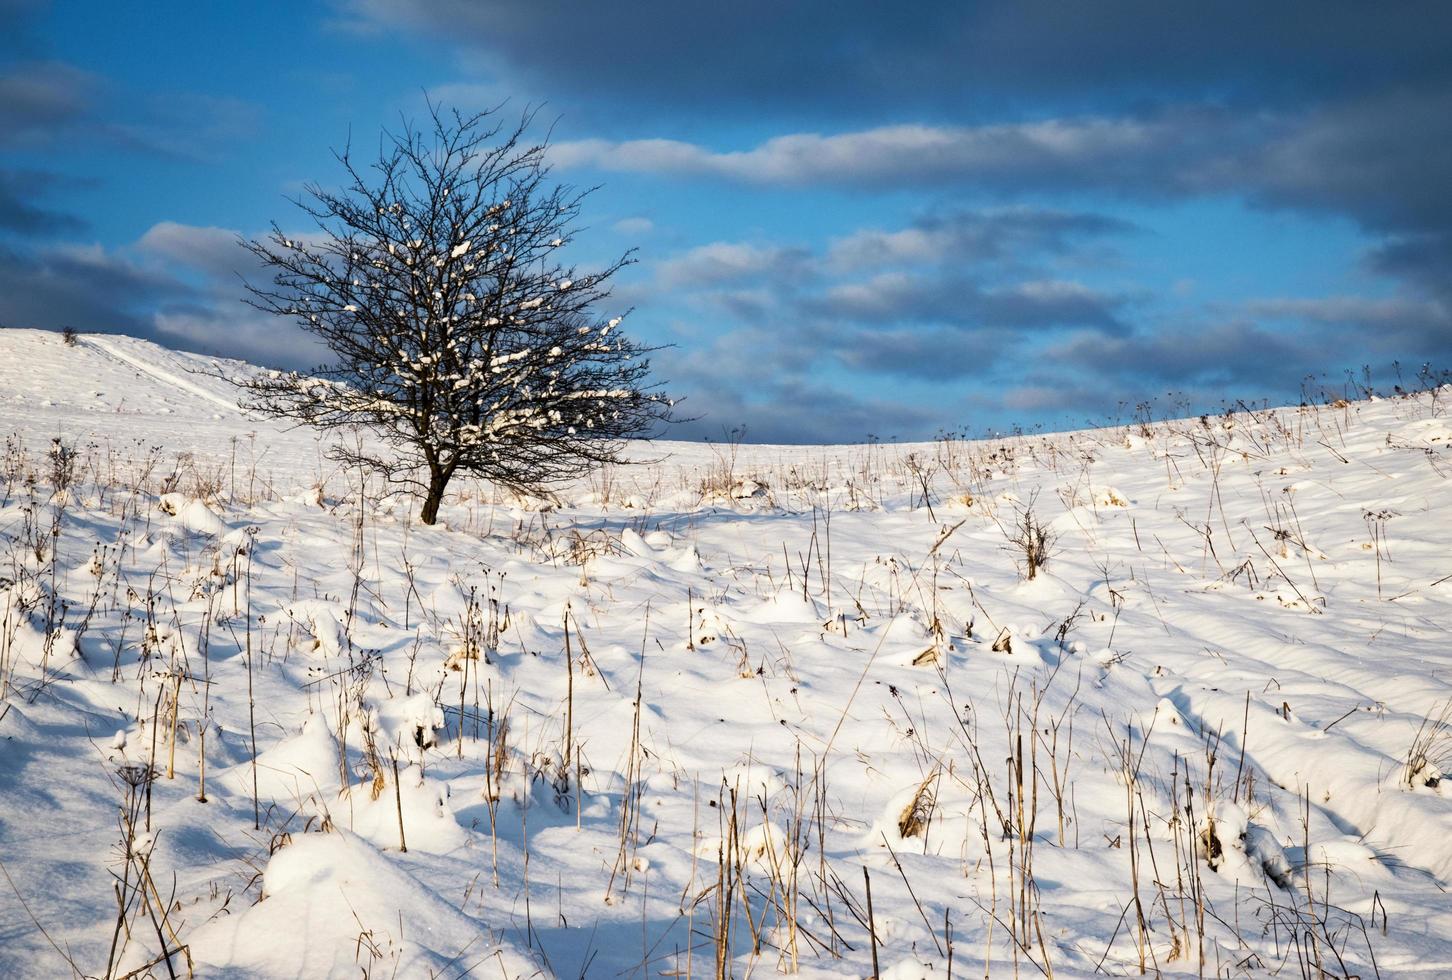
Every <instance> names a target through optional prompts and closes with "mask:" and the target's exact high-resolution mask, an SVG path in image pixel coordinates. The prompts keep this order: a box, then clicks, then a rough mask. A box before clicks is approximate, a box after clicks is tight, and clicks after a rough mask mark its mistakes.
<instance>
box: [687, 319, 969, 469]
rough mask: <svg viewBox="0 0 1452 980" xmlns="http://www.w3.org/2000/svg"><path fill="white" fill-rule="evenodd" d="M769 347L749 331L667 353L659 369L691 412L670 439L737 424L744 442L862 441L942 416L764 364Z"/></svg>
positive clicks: (717, 432)
mask: <svg viewBox="0 0 1452 980" xmlns="http://www.w3.org/2000/svg"><path fill="white" fill-rule="evenodd" d="M772 351H773V348H772V344H771V342H770V340H769V339H768V338H765V337H764V336H763V335H762V334H760V333H758V332H755V331H749V330H748V331H739V332H735V333H731V334H727V335H725V336H723V337H720V338H718V339H717V340H716V341H715V342H714V343H713V344H712V345H711V346H710V348H709V349H708V350H700V349H697V350H694V351H667V352H665V356H663V357H661V358H660V360H659V363H658V369H659V373H660V375H661V376H662V377H664V378H669V379H670V386H671V390H672V392H680V393H683V394H684V395H685V401H684V402H683V403H682V404H681V406H680V408H681V411H682V412H683V414H684V415H686V416H689V417H690V421H687V422H683V423H682V424H680V425H677V426H673V427H672V428H671V430H670V432H669V436H670V438H673V439H701V438H705V439H713V440H721V439H723V438H724V437H725V434H726V433H727V432H729V431H730V430H732V429H737V428H742V429H744V430H745V436H746V439H747V440H748V441H750V442H765V443H784V444H814V443H841V442H864V441H866V440H867V439H868V437H869V436H875V437H878V438H884V439H886V438H893V437H897V436H902V437H907V436H909V435H910V434H913V433H919V434H921V433H923V432H932V431H935V429H936V427H937V426H938V425H939V424H941V422H942V413H941V412H940V411H938V410H929V409H924V408H921V407H914V406H911V405H907V404H904V403H903V402H902V401H901V400H899V399H893V398H884V397H880V396H874V395H870V394H867V393H865V392H864V391H863V390H862V389H861V388H860V387H859V386H856V385H853V386H851V387H850V388H844V387H839V386H834V385H832V384H829V383H826V382H824V381H822V380H820V375H818V374H815V373H811V374H808V373H801V372H798V371H795V370H780V369H779V367H778V366H777V365H775V364H772V365H771V369H770V370H768V369H767V366H766V359H767V358H769V357H771V356H772ZM819 360H820V358H819ZM817 366H818V368H819V369H820V367H821V366H822V365H821V364H820V363H819V364H818V365H817Z"/></svg>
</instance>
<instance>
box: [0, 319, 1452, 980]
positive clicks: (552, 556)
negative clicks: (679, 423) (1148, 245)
mask: <svg viewBox="0 0 1452 980" xmlns="http://www.w3.org/2000/svg"><path fill="white" fill-rule="evenodd" d="M197 367H202V368H204V369H206V370H209V371H210V370H211V367H212V366H211V362H210V361H209V360H208V359H203V358H197V357H195V356H193V355H182V354H175V353H172V352H168V351H165V350H163V349H161V348H158V347H155V346H154V345H150V344H147V343H144V342H141V341H136V340H130V339H126V338H119V337H96V336H85V337H83V338H82V339H81V341H80V343H79V344H78V345H77V346H75V347H66V346H64V345H63V344H62V343H61V340H60V338H59V337H58V336H56V335H52V334H41V333H34V332H28V331H3V332H0V404H3V405H4V406H5V409H4V413H3V423H4V429H5V430H6V434H10V433H14V435H13V436H12V437H11V439H10V442H9V443H8V448H7V451H6V453H5V456H4V458H3V460H0V462H3V466H0V862H3V869H4V872H5V876H6V878H7V880H6V881H5V882H0V933H3V937H0V938H3V941H0V975H5V976H11V975H14V976H64V975H68V974H70V973H71V972H72V966H71V965H69V964H68V960H69V961H70V963H73V964H74V970H75V971H77V972H79V973H81V974H83V975H87V976H110V977H121V976H125V975H127V974H128V973H131V972H132V971H138V970H139V971H141V973H139V974H136V975H146V973H147V971H149V974H150V975H154V976H168V975H172V974H174V975H177V976H182V975H185V974H186V973H187V971H189V970H190V971H192V972H194V974H195V975H196V976H199V977H332V976H336V977H356V976H360V975H364V976H372V977H393V976H397V977H432V976H437V977H463V976H504V977H515V976H555V975H559V976H570V977H576V976H581V975H585V976H646V975H679V976H690V975H693V974H700V975H715V976H726V975H733V976H739V977H744V976H747V975H750V974H751V973H753V972H757V973H767V972H778V971H780V972H788V973H790V972H799V973H801V974H804V975H807V976H856V977H861V976H868V975H871V974H872V973H874V972H879V973H880V974H881V975H882V976H884V977H896V978H918V977H934V978H939V977H946V976H949V975H950V973H951V974H952V975H958V976H968V975H985V974H986V975H992V976H1010V975H1016V976H1027V975H1044V974H1050V973H1052V974H1053V975H1055V976H1086V975H1092V974H1095V973H1097V972H1102V973H1107V974H1110V975H1128V974H1138V973H1140V972H1150V973H1163V974H1166V975H1185V976H1192V975H1193V976H1200V975H1212V974H1213V975H1224V976H1242V975H1246V976H1262V975H1266V976H1269V975H1290V976H1317V975H1322V974H1324V975H1327V976H1349V975H1357V976H1362V977H1366V976H1373V975H1381V976H1426V977H1434V976H1444V975H1447V973H1448V972H1449V971H1452V939H1449V938H1448V937H1449V936H1452V902H1449V901H1448V899H1447V895H1446V889H1447V887H1448V886H1449V884H1452V787H1449V783H1448V782H1447V781H1446V780H1443V779H1441V778H1440V770H1441V769H1448V770H1452V731H1449V730H1448V728H1447V727H1446V726H1445V722H1446V721H1448V720H1452V719H1449V716H1448V715H1447V714H1445V712H1446V711H1447V707H1446V706H1447V705H1448V704H1449V698H1452V643H1449V638H1452V636H1449V634H1452V567H1449V564H1452V559H1449V557H1448V556H1449V555H1452V493H1449V483H1448V477H1449V475H1452V390H1441V391H1433V392H1423V393H1420V394H1417V395H1413V396H1410V397H1402V398H1396V399H1389V400H1376V401H1366V402H1357V403H1352V404H1349V405H1338V406H1324V407H1320V408H1313V409H1284V410H1279V411H1268V412H1250V411H1243V412H1239V413H1236V414H1234V415H1232V416H1224V417H1222V416H1214V417H1206V418H1200V419H1187V420H1181V421H1173V422H1164V423H1158V424H1155V425H1152V426H1139V425H1135V426H1133V427H1126V428H1115V429H1104V430H1096V431H1089V432H1080V433H1065V434H1060V435H1053V436H1034V437H1020V438H1013V439H1003V440H994V441H991V442H965V441H958V440H945V441H941V442H938V443H930V444H925V445H918V446H901V447H898V446H881V445H877V446H870V447H866V446H864V447H806V448H796V449H790V448H785V447H751V446H742V447H739V448H736V449H734V450H733V449H732V448H731V447H702V446H691V445H686V444H679V443H675V444H672V443H666V444H659V445H657V446H656V447H654V449H653V450H652V451H651V452H653V454H654V457H655V461H653V462H650V463H644V464H641V465H639V466H635V467H630V468H619V469H616V470H612V471H608V472H605V473H602V474H599V475H597V476H596V477H595V478H593V479H592V480H589V481H585V482H582V483H581V484H580V485H578V486H576V487H573V488H567V489H566V490H564V491H563V492H562V493H561V494H560V496H559V499H557V500H555V501H551V502H549V503H545V502H541V501H525V500H518V499H513V498H509V497H507V496H505V495H502V494H499V493H498V492H496V491H494V490H493V489H492V488H489V487H484V486H479V485H473V484H463V485H460V487H459V488H458V489H459V493H458V495H457V496H456V497H455V498H454V499H452V500H451V501H450V502H449V503H448V505H447V506H446V508H445V511H444V513H443V518H444V521H443V525H442V526H439V527H434V528H427V527H421V526H419V525H417V524H414V523H412V522H411V514H412V506H413V505H412V503H411V502H410V501H409V500H407V499H406V498H401V497H398V496H385V495H382V494H380V492H379V488H377V487H372V486H369V485H367V484H366V483H360V481H359V478H358V476H357V475H356V474H352V473H348V472H340V471H337V470H336V469H334V468H332V467H331V464H329V463H327V462H326V460H324V459H323V458H322V451H321V449H322V447H320V446H319V445H318V444H317V442H316V441H315V440H314V438H313V437H312V435H311V434H309V433H307V432H301V431H296V430H293V431H286V432H283V431H280V430H278V429H277V428H276V427H275V426H272V425H270V424H268V423H265V422H262V421H259V420H257V419H252V418H248V417H247V416H246V415H245V414H244V413H242V412H240V411H238V410H237V409H236V408H235V407H233V405H234V403H233V399H232V395H231V392H230V389H229V388H228V386H227V385H226V384H225V382H221V381H217V380H214V379H212V378H209V377H207V376H205V375H203V374H198V373H196V372H195V371H194V370H193V369H195V368H197ZM224 367H225V370H224V372H223V373H226V372H228V371H235V370H243V369H245V368H244V367H243V366H241V365H236V364H230V365H225V366H224ZM57 436H58V437H60V439H61V443H60V444H59V445H60V449H59V450H58V449H56V448H55V446H54V445H53V443H52V439H53V438H55V437H57ZM72 452H73V453H74V455H73V456H72V455H70V453H72ZM641 454H642V456H643V457H644V456H646V455H649V454H650V453H648V452H647V450H646V449H644V448H643V449H642V451H641ZM57 482H60V483H64V484H66V485H67V487H66V489H65V490H64V491H63V492H57V489H56V483H57ZM1030 515H1031V517H1032V519H1030ZM1035 527H1042V528H1043V529H1044V531H1045V535H1044V538H1045V539H1046V541H1047V543H1048V548H1047V563H1046V564H1044V565H1043V567H1042V568H1040V569H1038V570H1037V574H1036V575H1034V576H1033V577H1032V578H1031V579H1030V578H1029V577H1028V575H1027V568H1026V560H1025V549H1024V547H1023V542H1024V541H1025V540H1028V539H1037V535H1034V534H1033V533H1032V531H1033V529H1034V528H1035ZM1016 542H1017V543H1016ZM1439 718H1441V719H1442V721H1443V722H1444V724H1443V725H1442V726H1441V727H1439V726H1438V724H1437V721H1438V719H1439ZM1409 762H1410V764H1409ZM869 882H870V888H871V896H870V900H869V896H868V883H869ZM718 963H720V964H721V965H720V966H719V968H718ZM1317 971H1320V973H1318V972H1317Z"/></svg>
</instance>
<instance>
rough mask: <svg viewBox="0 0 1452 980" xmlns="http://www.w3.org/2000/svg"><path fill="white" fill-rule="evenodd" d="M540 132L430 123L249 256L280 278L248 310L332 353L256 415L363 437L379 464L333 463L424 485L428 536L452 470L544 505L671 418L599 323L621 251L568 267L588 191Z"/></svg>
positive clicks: (437, 118)
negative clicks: (558, 179) (536, 497)
mask: <svg viewBox="0 0 1452 980" xmlns="http://www.w3.org/2000/svg"><path fill="white" fill-rule="evenodd" d="M531 121H532V120H531V116H530V114H528V113H527V114H525V116H524V117H523V118H522V119H521V120H520V121H519V123H518V124H517V125H515V126H512V127H506V126H504V125H502V124H500V123H499V122H498V121H497V120H496V118H495V115H494V114H493V113H488V112H486V113H481V114H477V115H463V114H460V113H458V112H447V113H446V112H444V111H443V110H441V109H439V108H438V107H431V109H430V119H429V123H430V124H429V125H428V126H427V127H426V128H424V129H415V128H413V127H411V126H410V127H408V128H406V129H405V130H404V131H403V132H402V133H399V134H396V135H394V134H385V139H384V142H383V151H382V153H381V154H380V157H379V159H378V161H377V162H376V163H373V164H371V165H370V166H368V167H366V168H360V167H359V166H358V165H357V164H355V163H354V161H353V159H352V157H351V155H350V154H349V153H348V152H347V151H346V150H345V151H344V152H342V153H340V154H338V160H339V162H340V163H341V164H342V166H343V168H344V170H345V172H346V174H347V181H346V183H345V185H344V187H343V189H342V190H338V191H333V190H326V189H324V188H323V187H321V186H319V185H309V186H308V187H307V189H306V190H307V198H306V199H305V200H304V201H302V202H300V206H301V207H302V208H303V210H304V211H305V212H306V213H307V214H308V215H309V217H310V218H311V219H312V221H313V222H314V224H315V225H316V230H315V231H314V232H313V233H310V234H309V235H307V236H297V235H285V234H284V233H283V232H282V230H281V228H280V227H278V226H277V225H274V226H273V229H272V233H271V234H270V235H268V236H266V237H265V238H263V239H260V240H254V241H249V242H245V243H244V245H245V246H246V248H247V249H248V250H249V251H250V252H252V254H253V255H254V256H256V257H257V258H258V259H259V260H260V261H261V262H262V264H263V265H264V266H265V267H266V268H267V269H269V270H270V272H271V273H272V281H271V283H270V284H268V285H265V286H257V285H249V287H248V288H249V290H250V292H251V297H252V298H251V302H252V304H253V305H254V306H256V307H258V308H259V309H262V310H265V311H268V312H271V313H275V314H278V315H280V316H284V317H287V318H289V319H292V320H294V321H295V322H297V323H299V324H300V325H301V326H302V327H303V328H304V329H305V330H308V331H310V332H312V333H314V334H316V335H317V336H318V337H320V338H321V339H322V340H323V341H324V342H325V343H326V344H327V346H328V347H329V348H330V350H331V351H332V353H333V356H334V362H333V363H331V364H329V365H326V366H324V367H321V368H319V369H317V370H316V371H314V372H313V374H312V375H306V376H305V375H296V374H292V375H264V376H259V377H257V378H254V379H251V380H249V381H246V382H244V383H243V387H244V389H245V393H246V394H247V395H248V396H249V405H250V407H253V408H255V409H258V410H260V411H262V412H264V413H267V414H270V415H274V416H281V417H286V418H293V419H297V420H300V421H302V422H305V423H308V424H311V425H315V426H319V427H322V428H340V427H361V428H363V429H366V430H369V431H371V432H372V433H374V434H375V435H376V436H377V437H378V438H379V439H380V440H381V441H382V442H383V444H384V445H385V446H386V447H387V452H370V453H366V454H365V453H363V452H361V451H359V450H356V449H353V450H349V449H342V448H339V449H338V450H336V451H335V455H336V456H338V457H339V458H342V459H344V461H346V462H350V463H361V464H366V465H368V466H371V467H373V468H375V469H377V470H379V471H381V472H383V473H384V474H385V475H386V476H387V477H388V478H389V479H390V480H392V481H396V482H403V483H413V484H416V485H417V486H419V487H420V488H422V489H423V490H424V492H425V499H424V505H423V510H422V515H421V516H422V519H423V520H424V521H425V522H426V523H433V521H434V520H435V519H436V516H437V513H438V506H439V502H440V500H441V499H442V496H443V492H444V489H445V487H446V486H447V484H448V481H449V479H450V478H451V477H452V476H453V475H454V473H456V472H460V471H462V472H468V473H474V474H476V475H479V476H482V477H484V478H486V479H490V480H493V481H495V482H497V483H499V484H502V485H505V486H508V487H510V488H512V489H515V490H520V491H525V492H530V491H539V490H543V489H545V488H547V487H549V486H550V485H552V484H555V483H558V482H560V481H562V480H566V479H570V478H573V477H576V476H579V475H581V474H582V473H583V472H585V471H586V470H587V469H588V468H589V467H591V466H594V465H597V464H600V463H605V462H615V461H618V459H619V452H620V450H621V448H622V441H623V440H625V439H630V438H637V437H644V436H648V435H649V434H650V432H651V431H652V429H653V428H654V427H655V425H656V423H658V422H662V421H665V420H668V419H669V418H670V409H671V403H670V401H669V400H668V399H667V398H666V397H665V396H664V395H663V394H661V393H660V392H659V391H658V390H656V389H655V387H654V386H652V385H650V384H649V383H648V381H647V378H648V375H647V371H648V362H647V360H646V355H647V354H649V352H650V349H648V348H645V347H642V346H640V345H638V344H636V343H634V342H633V341H631V340H629V339H628V338H626V337H625V336H623V335H622V334H620V333H618V332H615V331H616V328H617V327H618V325H619V324H620V322H621V318H620V317H618V316H617V317H613V318H611V319H609V320H603V321H602V320H600V319H598V318H597V315H596V313H595V310H596V308H597V307H598V306H599V305H601V304H602V303H603V302H604V301H605V300H607V299H608V297H609V295H610V294H609V282H610V280H611V278H612V277H613V276H614V275H615V274H616V273H617V272H619V271H620V270H621V269H622V268H624V267H625V266H626V265H627V264H629V263H630V262H631V257H630V253H626V254H625V255H623V256H621V257H620V258H619V259H617V260H615V261H614V262H613V263H611V264H609V265H607V266H605V267H603V268H600V269H595V270H588V269H580V268H576V267H574V266H571V265H566V264H564V262H563V260H562V258H561V254H562V253H561V249H562V248H563V246H565V245H567V244H568V243H569V241H570V240H571V235H572V232H571V230H570V226H571V225H572V223H573V222H574V220H575V219H576V218H577V216H578V214H579V210H580V205H581V202H582V201H583V199H584V197H585V194H586V193H588V192H577V191H575V190H574V189H572V188H570V187H567V186H563V185H560V184H556V183H554V182H553V181H551V180H550V175H549V168H548V166H547V165H546V163H545V159H544V154H545V149H546V144H545V143H544V142H532V141H530V140H529V139H528V137H527V132H528V130H529V128H530V123H531Z"/></svg>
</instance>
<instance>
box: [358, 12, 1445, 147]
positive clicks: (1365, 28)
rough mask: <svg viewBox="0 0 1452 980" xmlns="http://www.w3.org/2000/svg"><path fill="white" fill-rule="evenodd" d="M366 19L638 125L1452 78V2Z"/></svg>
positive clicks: (1284, 96) (980, 111) (979, 110)
mask: <svg viewBox="0 0 1452 980" xmlns="http://www.w3.org/2000/svg"><path fill="white" fill-rule="evenodd" d="M339 7H340V8H341V10H342V11H343V12H344V14H345V16H347V17H351V18H352V19H353V21H354V22H355V23H356V24H360V25H362V26H372V27H375V28H376V27H383V28H387V29H396V28H404V29H409V30H413V31H415V32H417V33H420V34H422V35H425V36H428V37H429V38H430V39H431V40H432V41H434V42H438V41H442V42H443V43H446V44H451V45H453V46H455V47H456V48H460V49H462V50H463V52H464V53H465V55H466V57H467V58H468V60H469V61H470V63H472V64H474V65H476V66H478V67H480V68H481V69H482V70H483V71H486V72H488V73H490V74H492V75H494V76H496V77H498V76H506V77H508V78H509V79H511V80H513V81H514V82H515V83H516V84H519V85H525V86H529V87H530V88H531V90H533V91H539V92H541V93H542V94H547V95H550V96H551V97H556V98H558V97H566V96H567V97H568V98H569V99H570V100H573V101H574V102H577V103H583V104H587V105H590V106H592V107H594V108H597V109H600V108H604V109H606V110H608V109H610V108H615V109H616V110H617V111H620V107H621V106H622V105H624V106H629V111H630V113H631V114H632V115H633V116H635V117H637V118H639V117H640V116H642V115H644V116H651V115H656V116H659V115H663V114H669V113H671V112H675V111H679V110H683V109H689V110H690V111H695V110H696V109H697V108H698V107H699V106H700V105H702V104H708V105H710V106H711V107H712V110H713V112H727V113H731V112H736V113H740V114H743V115H749V116H750V117H752V118H760V116H761V115H762V113H763V112H767V113H775V114H776V115H777V116H779V117H791V116H793V115H795V116H797V117H803V116H804V115H806V116H810V117H812V118H831V117H852V118H862V117H863V116H865V115H873V114H875V115H877V116H879V117H884V116H885V117H889V118H901V117H902V116H903V115H911V116H922V115H925V114H926V115H939V116H941V115H944V114H948V115H955V116H962V115H963V114H965V113H967V114H969V115H976V116H978V117H982V116H985V115H987V114H989V113H990V112H991V111H997V110H998V109H999V108H1000V107H1009V108H1013V107H1015V106H1016V105H1021V104H1022V102H1023V101H1024V100H1026V99H1035V100H1038V103H1039V104H1040V105H1041V104H1043V102H1044V101H1045V100H1049V101H1056V102H1058V103H1060V104H1064V105H1076V104H1083V103H1084V102H1086V101H1087V100H1088V99H1097V100H1099V104H1103V101H1104V100H1105V99H1106V98H1114V99H1116V100H1118V101H1120V102H1122V103H1126V104H1128V103H1132V102H1134V101H1136V100H1141V99H1145V98H1155V99H1161V98H1165V97H1180V98H1185V97H1189V98H1194V99H1199V98H1205V97H1214V98H1217V99H1223V100H1229V101H1231V102H1234V101H1236V100H1240V99H1253V100H1254V101H1255V102H1256V103H1258V104H1265V103H1267V102H1291V101H1295V100H1298V99H1307V98H1314V99H1321V98H1325V97H1327V96H1331V95H1335V94H1337V93H1342V92H1346V91H1353V90H1364V89H1365V88H1366V87H1368V86H1377V85H1381V84H1386V83H1389V82H1394V81H1401V80H1403V79H1407V78H1412V79H1427V78H1447V77H1448V76H1449V74H1452V66H1449V59H1448V58H1447V56H1446V38H1447V37H1448V36H1452V9H1449V7H1448V6H1447V5H1446V4H1444V3H1439V2H1435V0H1423V2H1420V3H1413V4H1404V5H1399V6H1397V7H1395V8H1386V7H1372V6H1367V5H1365V4H1359V3H1355V2H1351V0H1337V2H1329V3H1328V2H1311V0H1302V2H1295V3H1283V4H1271V5H1267V4H1261V3H1255V2H1252V0H1240V2H1232V3H1221V4H1168V3H1163V2H1159V0H1135V2H1127V3H1116V4H1108V5H1106V4H1074V3H1059V2H1052V0H1029V2H1025V0H994V2H988V3H972V4H967V3H949V2H941V3H933V4H927V5H915V6H913V7H912V8H911V9H907V8H903V7H900V6H894V5H891V4H882V3H878V2H876V0H848V2H842V3H834V4H832V5H830V6H823V5H819V4H782V3H778V2H774V0H742V2H738V3H731V4H701V3H680V2H677V0H642V2H638V3H632V4H627V5H620V4H598V3H551V4H539V3H534V2H530V0H494V2H490V3H476V2H473V0H340V3H339Z"/></svg>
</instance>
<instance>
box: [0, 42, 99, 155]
mask: <svg viewBox="0 0 1452 980" xmlns="http://www.w3.org/2000/svg"><path fill="white" fill-rule="evenodd" d="M98 89H99V80H98V79H97V77H96V76H95V75H93V74H91V73H90V72H87V71H82V70H81V69H79V68H76V67H74V66H72V65H67V64H63V63H61V62H55V61H42V62H29V63H22V64H16V65H11V66H8V67H7V68H5V69H4V74H0V146H11V147H35V146H43V145H46V144H49V143H51V142H53V141H54V140H55V139H56V138H57V136H58V135H60V133H61V132H63V131H65V130H67V129H68V128H69V127H71V126H73V125H75V124H76V123H79V122H81V121H82V120H84V119H85V118H86V117H87V115H88V114H89V113H90V112H91V110H92V108H93V106H94V103H95V100H96V96H97V91H98Z"/></svg>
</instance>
